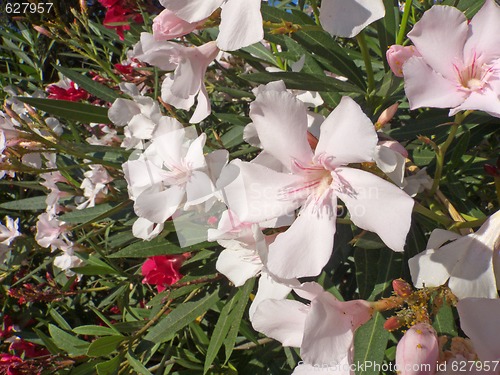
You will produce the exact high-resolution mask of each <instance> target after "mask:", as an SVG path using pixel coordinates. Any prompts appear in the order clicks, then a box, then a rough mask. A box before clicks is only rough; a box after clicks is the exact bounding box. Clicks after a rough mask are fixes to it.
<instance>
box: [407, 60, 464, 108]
mask: <svg viewBox="0 0 500 375" xmlns="http://www.w3.org/2000/svg"><path fill="white" fill-rule="evenodd" d="M403 74H404V77H405V92H406V96H407V97H408V101H409V103H410V109H416V108H420V107H433V108H451V107H456V106H458V105H460V104H461V103H462V102H463V101H464V100H465V98H466V97H467V93H465V92H464V91H460V90H459V89H458V88H457V83H456V82H455V81H451V80H448V79H446V78H444V77H443V76H441V75H440V74H438V73H436V72H435V71H434V70H432V68H431V67H430V66H429V65H427V64H426V62H425V60H424V59H423V58H422V57H412V58H411V59H409V60H408V61H407V62H406V63H405V64H404V65H403Z"/></svg>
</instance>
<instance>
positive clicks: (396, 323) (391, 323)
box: [384, 316, 404, 332]
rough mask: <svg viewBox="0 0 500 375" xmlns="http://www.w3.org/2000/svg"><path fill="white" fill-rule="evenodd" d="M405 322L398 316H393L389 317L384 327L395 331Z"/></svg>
mask: <svg viewBox="0 0 500 375" xmlns="http://www.w3.org/2000/svg"><path fill="white" fill-rule="evenodd" d="M403 323H404V321H403V320H402V319H401V318H399V317H398V316H391V317H390V318H389V319H387V320H386V321H385V323H384V329H385V330H386V331H389V332H391V331H395V330H396V329H399V328H401V326H402V325H403Z"/></svg>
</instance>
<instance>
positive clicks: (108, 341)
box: [87, 336, 125, 357]
mask: <svg viewBox="0 0 500 375" xmlns="http://www.w3.org/2000/svg"><path fill="white" fill-rule="evenodd" d="M124 339H125V337H124V336H106V337H100V338H98V339H97V340H95V341H93V342H92V343H91V344H90V346H89V348H88V350H87V355H88V356H90V357H101V356H107V355H110V354H111V353H113V352H114V351H115V350H116V348H118V346H119V345H120V343H122V342H123V340H124Z"/></svg>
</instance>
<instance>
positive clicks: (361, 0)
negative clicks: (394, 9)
mask: <svg viewBox="0 0 500 375" xmlns="http://www.w3.org/2000/svg"><path fill="white" fill-rule="evenodd" d="M384 15H385V7H384V3H383V2H382V1H381V0H347V1H346V0H323V2H322V3H321V13H320V15H319V19H320V21H321V26H323V28H324V29H325V30H326V31H328V32H329V33H330V34H331V35H333V36H341V37H346V38H352V37H354V36H356V35H358V34H359V33H360V32H361V30H363V29H364V28H365V27H366V26H368V25H369V24H371V23H372V22H374V21H376V20H378V19H380V18H382V17H384Z"/></svg>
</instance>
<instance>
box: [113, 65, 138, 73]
mask: <svg viewBox="0 0 500 375" xmlns="http://www.w3.org/2000/svg"><path fill="white" fill-rule="evenodd" d="M114 66H115V69H116V70H118V71H119V72H120V73H121V74H123V75H127V74H132V73H133V72H134V68H133V67H132V65H123V64H115V65H114Z"/></svg>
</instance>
